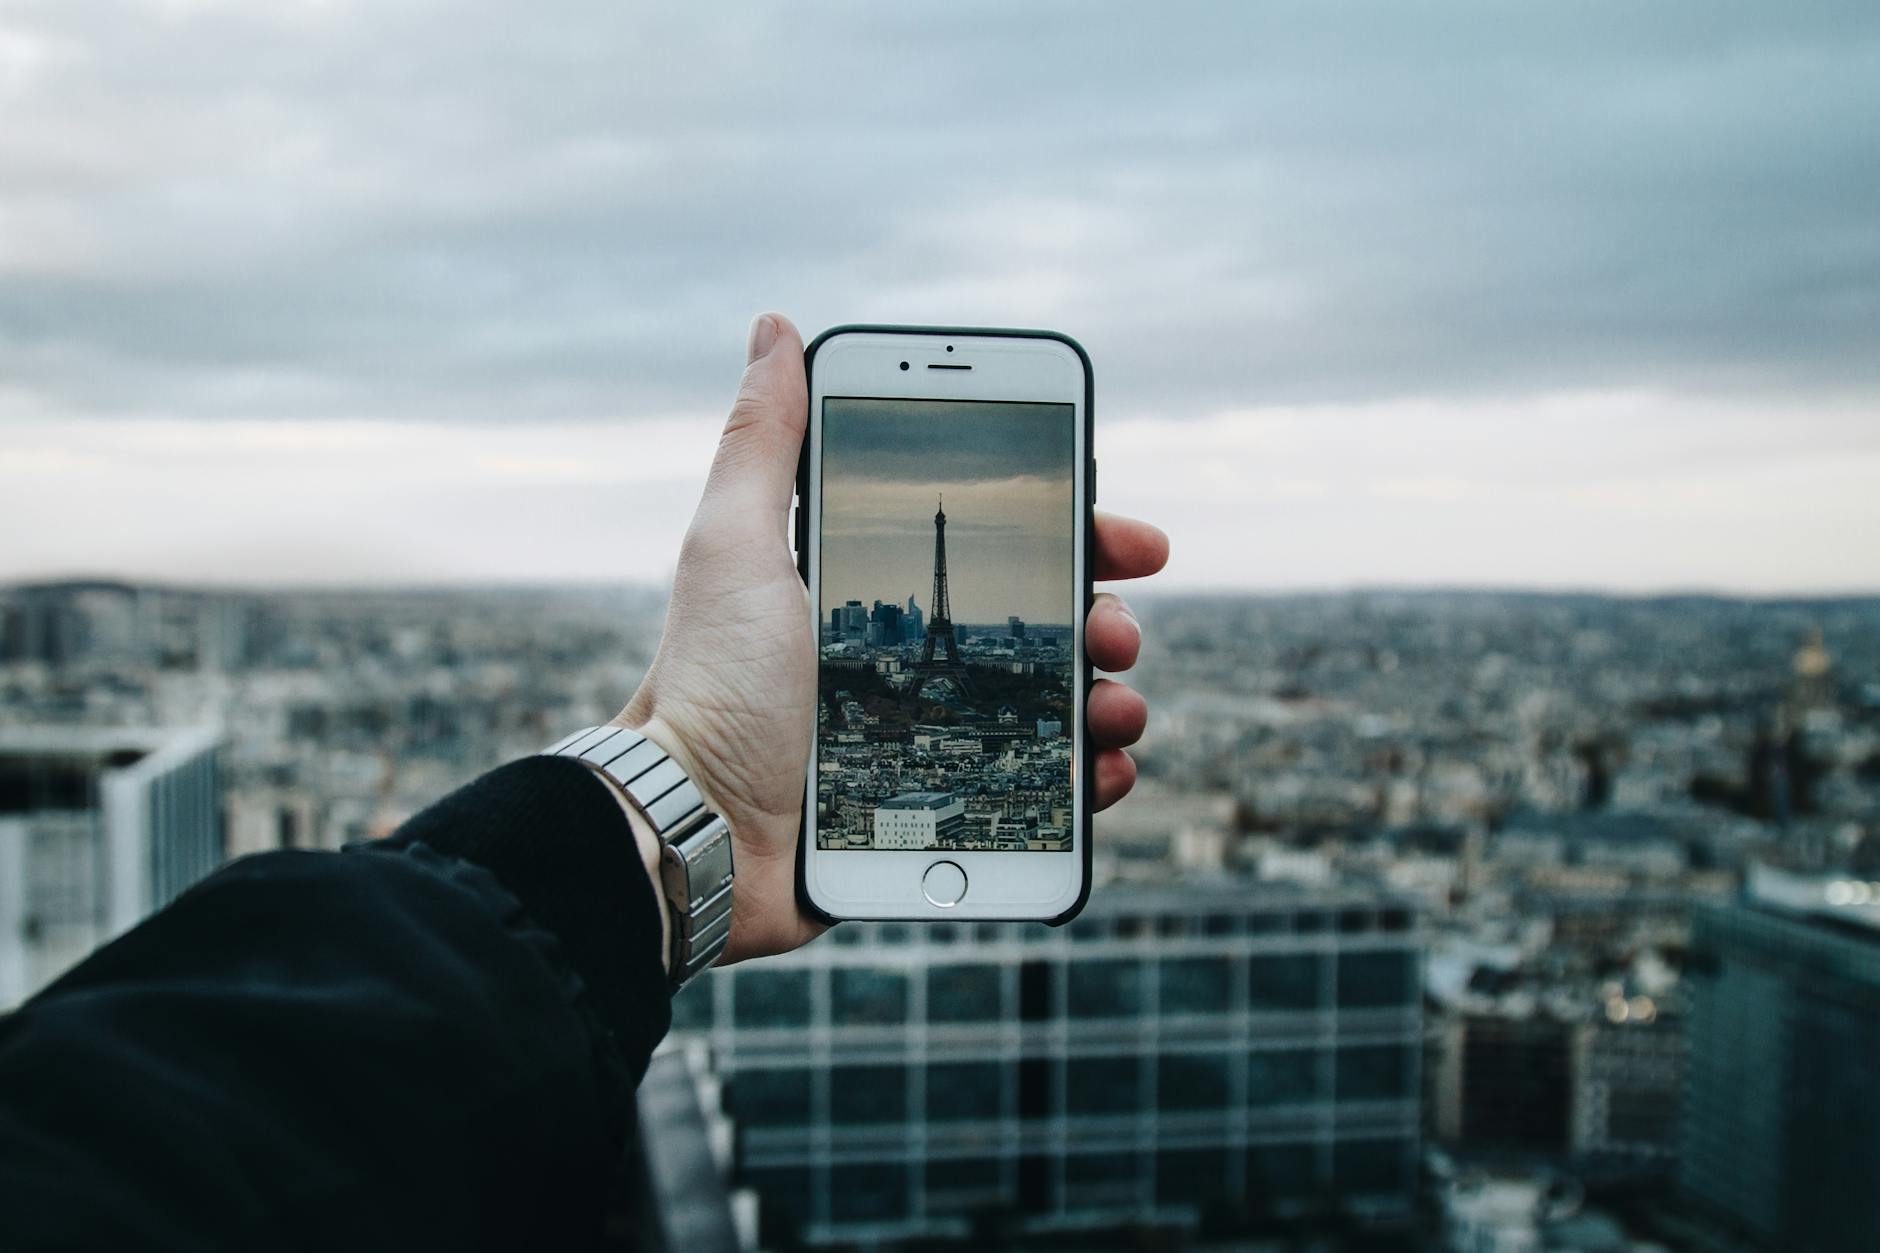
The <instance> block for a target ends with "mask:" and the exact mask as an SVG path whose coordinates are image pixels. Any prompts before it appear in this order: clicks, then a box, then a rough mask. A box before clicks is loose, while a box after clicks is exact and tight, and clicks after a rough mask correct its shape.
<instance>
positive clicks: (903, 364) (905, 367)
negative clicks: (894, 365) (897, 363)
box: [901, 361, 907, 370]
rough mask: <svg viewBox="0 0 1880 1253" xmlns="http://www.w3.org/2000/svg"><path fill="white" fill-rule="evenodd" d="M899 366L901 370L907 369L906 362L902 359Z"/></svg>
mask: <svg viewBox="0 0 1880 1253" xmlns="http://www.w3.org/2000/svg"><path fill="white" fill-rule="evenodd" d="M901 368H902V369H903V370H905V369H907V362H905V361H903V362H902V363H901Z"/></svg>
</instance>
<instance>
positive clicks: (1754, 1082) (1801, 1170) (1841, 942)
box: [1679, 871, 1880, 1253]
mask: <svg viewBox="0 0 1880 1253" xmlns="http://www.w3.org/2000/svg"><path fill="white" fill-rule="evenodd" d="M1855 886H1858V887H1859V889H1860V893H1859V900H1858V902H1857V903H1853V904H1850V903H1849V901H1848V898H1850V897H1852V896H1853V895H1854V892H1853V888H1854V887H1855ZM1810 895H1812V897H1813V903H1812V904H1810V903H1809V902H1808V897H1809V896H1810ZM1870 902H1871V903H1870ZM1686 979H1687V981H1689V983H1690V984H1691V986H1692V989H1693V995H1692V1012H1691V1019H1690V1053H1689V1059H1688V1061H1687V1063H1686V1071H1685V1076H1686V1077H1685V1106H1684V1111H1685V1112H1684V1131H1683V1137H1682V1151H1681V1155H1680V1163H1679V1177H1680V1181H1681V1183H1682V1185H1683V1188H1684V1191H1685V1193H1686V1195H1687V1196H1688V1197H1690V1198H1691V1199H1692V1200H1693V1201H1695V1202H1696V1203H1697V1204H1698V1205H1699V1206H1701V1207H1702V1208H1703V1209H1704V1210H1706V1211H1708V1212H1709V1213H1711V1214H1712V1215H1714V1216H1716V1217H1718V1218H1720V1219H1721V1220H1722V1221H1723V1222H1724V1224H1725V1225H1726V1226H1728V1227H1730V1228H1733V1229H1734V1230H1735V1231H1736V1232H1738V1233H1740V1234H1743V1235H1747V1236H1749V1237H1751V1239H1752V1240H1753V1241H1754V1242H1755V1243H1757V1244H1760V1245H1763V1246H1766V1247H1770V1248H1782V1249H1818V1250H1825V1251H1828V1253H1834V1251H1838V1250H1849V1251H1852V1250H1861V1251H1863V1253H1865V1251H1866V1250H1871V1249H1873V1248H1874V1247H1875V1241H1876V1238H1880V1236H1877V1233H1880V1189H1877V1188H1875V1186H1874V1183H1875V1180H1876V1178H1880V1173H1877V1172H1880V1080H1877V1079H1876V1077H1875V1062H1876V1059H1880V890H1877V888H1876V885H1869V884H1866V883H1861V884H1858V885H1853V884H1850V883H1849V882H1848V881H1844V880H1836V879H1832V878H1828V877H1819V876H1817V877H1812V878H1810V879H1805V878H1804V877H1802V876H1792V875H1791V876H1784V875H1779V874H1775V873H1771V872H1767V871H1764V872H1760V873H1755V872H1753V873H1752V876H1751V882H1750V887H1749V890H1748V891H1747V892H1746V894H1745V900H1744V901H1743V902H1742V903H1740V904H1735V905H1728V906H1708V907H1703V908H1700V909H1699V911H1698V913H1697V915H1696V918H1695V921H1694V926H1693V933H1692V960H1691V966H1690V969H1689V971H1687V974H1686Z"/></svg>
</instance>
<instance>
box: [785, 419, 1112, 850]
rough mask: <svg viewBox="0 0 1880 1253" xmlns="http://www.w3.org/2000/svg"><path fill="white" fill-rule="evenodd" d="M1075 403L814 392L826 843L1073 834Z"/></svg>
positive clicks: (971, 846)
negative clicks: (818, 416) (818, 429)
mask: <svg viewBox="0 0 1880 1253" xmlns="http://www.w3.org/2000/svg"><path fill="white" fill-rule="evenodd" d="M1076 421H1077V418H1076V406H1074V405H1069V404H1044V403H1032V402H1007V401H989V400H966V401H962V400H908V399H869V398H864V397H833V396H832V397H829V398H827V399H826V400H825V401H824V402H823V414H822V465H821V478H822V498H821V506H820V509H821V527H820V534H819V535H818V536H817V537H816V538H817V543H818V544H819V545H820V546H821V549H820V553H819V568H820V572H821V573H820V580H819V591H820V596H821V603H820V605H819V606H818V614H817V616H818V622H819V624H820V625H819V627H818V636H819V640H818V656H819V659H818V673H817V697H818V699H817V711H816V807H817V815H818V817H817V823H816V842H817V847H818V848H819V849H825V850H838V849H869V850H876V851H880V850H894V849H906V850H925V851H932V850H937V849H956V850H974V851H1000V852H1015V853H1018V852H1045V853H1050V852H1069V851H1070V850H1071V848H1072V843H1073V841H1072V833H1073V824H1074V818H1073V807H1072V788H1073V786H1074V784H1075V776H1074V774H1073V770H1072V763H1073V761H1074V760H1075V758H1074V751H1075V732H1076V729H1077V728H1076V725H1075V722H1076V720H1075V713H1074V711H1075V705H1074V700H1075V691H1076V684H1077V682H1078V677H1077V666H1076V635H1075V629H1074V628H1075V621H1076V615H1077V608H1078V605H1079V603H1080V601H1081V597H1082V594H1083V589H1082V585H1081V582H1080V580H1079V577H1078V572H1077V566H1076V557H1075V551H1076V550H1075V540H1076V528H1077V526H1078V519H1077V516H1076V502H1075V497H1074V494H1073V477H1074V475H1075V472H1076V435H1077V431H1076Z"/></svg>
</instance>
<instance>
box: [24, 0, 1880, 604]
mask: <svg viewBox="0 0 1880 1253" xmlns="http://www.w3.org/2000/svg"><path fill="white" fill-rule="evenodd" d="M1876 117H1880V10H1875V9H1874V8H1873V7H1872V6H1870V5H1863V4H1846V5H1840V4H1835V5H1826V4H1806V3H1803V4H1783V5H1732V4H1721V5H1720V4H1668V5H1650V6H1639V5H1620V4H1610V5H1602V4H1578V5H1559V6H1547V7H1541V6H1522V7H1519V8H1510V7H1508V6H1505V5H1493V4H1479V5H1477V4H1458V3H1447V2H1444V3H1433V4H1417V5H1405V4H1397V3H1380V4H1375V5H1340V6H1326V5H1319V4H1299V5H1263V6H1259V7H1258V8H1257V10H1256V9H1255V8H1254V6H1225V5H1197V6H1192V7H1189V6H1182V5H1171V4H1165V5H1140V4H1136V5H1114V6H1098V5H1087V4H1080V5H1044V4H1031V5H1026V6H1022V7H1021V6H1008V5H973V4H951V5H946V6H930V7H922V8H918V9H917V8H913V7H903V6H882V5H853V6H848V5H820V6H790V7H787V8H785V7H779V6H758V5H732V4H721V5H712V6H683V7H673V8H670V9H665V10H652V9H650V8H648V7H645V6H628V5H620V4H602V3H594V4H545V5H536V6H527V7H524V6H517V5H515V4H513V3H501V4H498V3H483V2H480V0H479V2H467V0H451V2H450V3H442V2H439V3H392V2H391V0H374V2H372V3H348V2H346V0H326V2H315V0H300V2H293V3H285V2H284V3H273V4H269V3H263V2H262V0H228V2H227V3H215V2H211V0H164V2H161V3H146V4H131V3H108V4H107V3H101V2H94V0H44V2H28V3H19V2H18V0H14V2H12V3H6V4H0V440H3V442H0V534H3V535H4V536H5V539H4V541H0V577H6V576H15V575H30V574H52V573H61V572H72V571H79V570H83V571H92V572H107V573H128V574H132V575H148V576H159V577H172V578H184V579H192V580H204V579H211V580H226V579H237V580H253V579H265V580H268V581H293V580H297V579H321V580H334V579H340V580H350V579H360V580H403V579H414V578H530V577H572V576H583V575H585V576H587V577H597V578H612V577H657V576H659V575H661V574H662V573H663V570H664V563H665V562H666V561H668V560H669V554H670V553H671V552H672V551H673V550H674V549H675V548H676V542H677V538H678V535H679V534H680V532H681V531H682V530H683V526H684V521H685V513H686V512H687V510H688V509H689V506H690V502H691V500H692V499H694V498H695V496H696V491H697V487H698V485H699V483H700V482H701V481H702V478H703V473H704V459H705V457H706V456H708V455H709V449H710V446H711V443H712V440H713V438H714V435H715V427H716V424H717V422H718V420H719V414H720V413H721V412H722V408H723V406H724V403H725V401H726V400H727V398H728V397H729V395H730V393H731V392H732V390H733V388H734V385H735V376H736V371H737V369H738V365H739V347H740V345H741V343H742V339H743V329H744V326H745V324H746V322H747V321H748V320H749V317H750V315H751V314H752V313H754V312H756V311H757V310H759V309H763V308H779V309H782V310H784V311H785V312H788V313H790V314H791V315H792V316H794V317H795V318H796V319H797V320H798V322H799V324H800V325H802V326H803V328H804V329H805V331H806V333H813V332H814V331H815V330H817V329H820V328H821V327H823V326H825V325H828V324H830V323H833V322H840V321H857V320H889V321H900V322H913V321H935V322H955V323H995V324H1014V323H1017V324H1033V325H1044V326H1053V327H1057V328H1060V329H1063V330H1066V331H1069V332H1070V333H1072V334H1074V335H1076V336H1077V337H1078V338H1079V339H1080V340H1082V342H1083V343H1084V344H1085V346H1086V347H1087V348H1088V349H1089V350H1090V352H1091V355H1092V357H1093V359H1094V361H1095V363H1096V369H1097V377H1098V398H1097V413H1098V435H1097V453H1098V456H1099V458H1100V459H1101V460H1102V462H1103V475H1102V485H1103V503H1105V504H1106V505H1110V506H1111V507H1116V508H1124V507H1128V508H1132V509H1135V510H1136V511H1139V512H1144V513H1148V514H1151V515H1154V516H1158V517H1162V518H1166V519H1167V520H1168V521H1169V523H1170V525H1171V529H1172V531H1173V532H1174V538H1175V540H1176V545H1177V556H1176V561H1175V564H1174V565H1173V566H1172V568H1171V578H1170V582H1171V583H1173V584H1176V585H1190V586H1195V585H1208V586H1214V585H1222V586H1243V585H1256V586H1294V585H1312V586H1322V585H1339V584H1347V583H1363V582H1412V583H1414V582H1449V583H1458V582H1459V583H1492V582H1510V581H1513V582H1522V583H1526V584H1530V585H1559V584H1574V585H1588V584H1593V585H1600V586H1612V587H1623V588H1639V589H1644V588H1662V587H1688V586H1713V587H1727V588H1738V589H1742V590H1759V591H1769V590H1805V589H1822V588H1871V587H1874V586H1876V585H1880V557H1876V547H1875V545H1874V543H1873V542H1872V539H1871V536H1872V535H1873V534H1874V531H1875V527H1876V524H1880V509H1877V507H1876V505H1875V504H1874V503H1873V501H1874V499H1875V498H1876V497H1877V496H1880V491H1876V490H1875V489H1876V488H1877V487H1880V403H1877V402H1880V351H1876V344H1877V343H1880V126H1876V125H1875V118H1876ZM322 432H325V434H322ZM655 443H656V445H657V448H656V450H654V451H649V450H652V449H653V448H654V445H655ZM285 449H293V450H295V451H291V452H290V451H284V450H285ZM1126 450H1133V451H1127V455H1123V454H1124V452H1125V451H1126ZM159 467H161V468H162V471H161V473H159V470H158V468H159ZM648 467H652V468H650V469H649V468H648ZM571 518H573V519H574V520H575V521H576V523H577V525H576V527H575V528H574V530H573V532H572V533H576V534H580V535H582V536H585V537H587V539H586V540H584V542H582V543H574V544H570V543H569V542H568V541H567V536H568V535H569V534H570V533H571V530H570V527H569V525H568V523H569V520H570V519H571ZM628 536H632V537H634V542H633V543H630V544H629V543H626V542H624V541H625V539H626V537H628ZM623 562H625V563H627V564H622V563H623ZM633 563H638V564H633Z"/></svg>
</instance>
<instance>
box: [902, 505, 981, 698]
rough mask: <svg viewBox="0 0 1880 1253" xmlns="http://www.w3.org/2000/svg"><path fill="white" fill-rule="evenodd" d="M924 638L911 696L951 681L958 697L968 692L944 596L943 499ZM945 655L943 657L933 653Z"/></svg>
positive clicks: (935, 534)
mask: <svg viewBox="0 0 1880 1253" xmlns="http://www.w3.org/2000/svg"><path fill="white" fill-rule="evenodd" d="M928 613H929V615H930V616H929V617H928V619H927V638H926V641H925V642H924V643H923V644H922V645H921V650H920V660H919V661H917V662H915V663H914V673H915V675H916V676H917V677H916V679H915V683H914V695H916V696H918V695H920V694H921V693H922V692H923V691H925V690H926V688H927V685H928V684H930V683H936V682H939V681H941V680H951V681H952V683H953V685H954V687H955V688H957V689H958V691H959V692H960V694H961V695H965V694H966V693H968V692H970V691H971V690H972V689H971V685H970V683H969V682H968V680H967V677H966V662H965V661H964V660H963V659H962V658H961V657H960V642H959V640H958V639H956V638H955V637H954V634H953V607H952V604H951V601H950V597H949V596H948V594H947V511H946V501H945V499H944V498H942V499H941V500H940V502H939V505H938V508H937V509H936V511H935V513H934V515H933V599H932V601H930V602H929V604H928ZM939 653H945V656H944V657H941V656H937V655H936V654H939Z"/></svg>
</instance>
